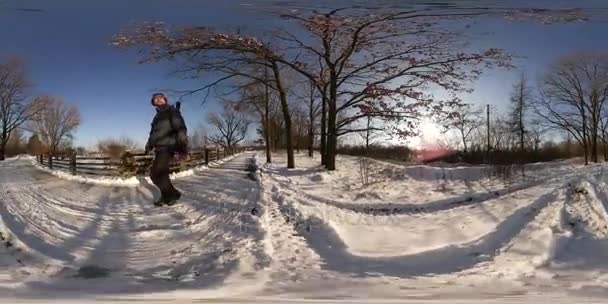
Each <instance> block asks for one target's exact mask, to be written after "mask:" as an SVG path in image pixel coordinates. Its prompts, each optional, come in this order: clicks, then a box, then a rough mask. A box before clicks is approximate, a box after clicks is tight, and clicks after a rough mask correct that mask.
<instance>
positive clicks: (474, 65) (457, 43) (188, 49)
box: [113, 7, 582, 170]
mask: <svg viewBox="0 0 608 304" xmlns="http://www.w3.org/2000/svg"><path fill="white" fill-rule="evenodd" d="M474 16H500V17H501V18H504V17H508V18H510V19H526V20H529V19H535V20H541V22H543V23H551V22H564V21H572V20H579V19H581V18H582V17H581V16H580V11H577V10H546V9H543V10H529V9H522V10H518V9H491V8H466V9H459V8H453V7H450V8H437V9H415V10H399V9H397V10H395V9H392V10H387V9H368V10H366V11H365V12H364V13H362V12H361V10H360V8H343V9H335V10H328V11H325V12H319V11H313V12H310V13H304V14H302V15H293V14H292V15H284V16H283V17H285V18H287V19H289V20H295V21H296V22H297V23H299V25H300V26H301V29H302V30H304V34H301V33H300V32H291V31H286V30H283V31H279V32H278V33H276V34H275V36H274V37H275V38H277V39H275V40H277V41H280V45H278V46H275V45H271V44H270V43H268V42H262V41H261V40H259V39H258V38H256V37H252V36H244V35H240V34H227V33H219V32H217V31H214V30H212V29H209V28H202V27H191V28H186V29H181V30H178V31H171V30H169V29H168V28H167V27H165V26H164V24H162V23H150V24H146V25H144V26H142V27H140V28H138V29H136V30H135V31H132V32H128V33H123V34H119V35H117V36H115V37H114V39H113V43H114V45H117V46H121V47H130V46H140V47H143V48H144V49H145V50H146V51H147V53H146V56H145V58H144V61H157V60H176V61H178V62H179V63H180V64H181V65H182V66H183V67H184V68H183V69H181V70H179V72H180V73H185V74H187V75H190V76H198V75H200V74H201V73H202V72H218V73H220V74H221V75H223V76H222V77H220V78H219V79H217V80H216V81H214V82H212V83H210V84H208V85H205V86H204V87H202V88H200V89H197V90H195V91H192V92H189V93H188V94H190V93H194V92H200V91H205V90H207V92H208V90H209V89H210V88H211V87H214V86H216V85H218V84H219V83H222V82H223V81H226V80H229V79H233V78H238V77H245V78H249V79H254V80H257V81H264V79H260V77H256V76H255V75H252V74H251V73H247V72H246V70H244V69H243V67H246V66H259V67H261V68H264V69H269V70H270V71H271V74H272V76H273V78H274V79H273V80H272V81H271V82H267V83H268V84H269V85H271V86H272V88H273V89H274V90H276V91H277V92H278V94H279V96H280V98H279V99H280V102H281V105H282V111H283V114H284V117H285V127H286V129H287V142H288V167H290V168H292V167H293V166H294V164H295V163H294V160H293V150H292V149H291V147H292V146H293V145H292V143H291V137H292V127H291V117H290V113H289V106H288V102H287V94H286V92H285V88H284V84H283V82H282V77H281V71H282V69H283V67H289V68H291V69H293V70H294V71H297V72H298V73H300V74H301V75H303V76H304V77H306V78H308V79H309V80H310V81H311V82H312V83H313V84H314V86H315V88H316V89H317V91H318V92H319V93H320V95H321V99H322V103H321V104H322V108H323V110H322V118H321V126H322V129H321V146H322V151H323V153H324V155H323V161H324V163H325V166H326V168H327V169H329V170H335V169H336V164H335V156H336V148H337V144H338V137H339V136H342V135H345V134H349V133H353V132H360V131H361V130H360V129H357V128H356V127H352V126H353V125H354V124H356V123H357V122H358V121H359V120H360V119H364V118H367V117H374V118H379V119H382V120H384V122H385V123H389V124H391V126H392V130H393V133H394V134H396V135H399V136H402V137H407V136H411V135H413V134H416V129H417V124H418V122H419V119H420V118H421V116H422V114H423V113H425V111H428V110H437V109H438V108H440V107H441V106H442V104H443V103H442V102H441V101H438V100H436V99H434V98H433V97H432V96H429V95H428V94H425V92H427V91H428V90H429V89H442V90H443V91H445V92H447V93H448V95H450V96H452V97H455V96H456V95H457V94H458V93H461V92H467V91H470V90H469V89H468V88H467V86H466V85H467V84H468V83H470V82H471V81H473V80H475V79H477V78H478V76H479V75H480V74H481V73H482V71H483V70H484V69H487V68H492V67H496V66H499V67H510V63H509V62H510V57H509V56H508V55H507V54H505V53H504V52H503V51H502V50H499V49H495V48H490V49H486V50H481V51H479V52H464V51H462V50H464V49H465V46H466V41H467V39H466V37H465V36H464V35H463V34H462V33H463V31H464V26H463V31H459V30H456V29H454V28H455V27H451V29H448V28H446V27H445V26H442V25H443V23H442V22H444V21H458V20H462V19H463V18H469V17H474ZM453 23H454V24H457V22H453ZM450 102H458V100H457V99H454V100H452V101H450ZM325 107H327V108H326V109H325ZM326 110H327V111H326ZM326 123H327V130H325V124H326ZM325 131H327V143H326V149H325V147H324V146H325V135H326V134H325Z"/></svg>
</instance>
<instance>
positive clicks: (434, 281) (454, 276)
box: [0, 152, 608, 303]
mask: <svg viewBox="0 0 608 304" xmlns="http://www.w3.org/2000/svg"><path fill="white" fill-rule="evenodd" d="M264 159H265V157H264V155H263V154H261V153H258V152H245V153H243V154H241V155H238V156H236V157H235V158H233V159H231V160H225V161H224V162H223V163H222V164H214V165H213V166H210V167H209V168H201V169H200V170H192V172H187V173H184V176H175V177H174V178H175V183H176V186H177V187H178V188H179V189H181V190H182V191H183V192H184V198H183V199H182V202H181V204H178V205H175V206H172V207H163V208H155V207H153V206H152V205H151V202H152V201H153V199H154V196H156V195H158V194H157V193H156V191H157V190H156V189H155V188H154V187H153V186H151V185H150V184H149V183H148V182H147V181H146V180H145V179H141V180H139V183H138V184H133V185H132V186H129V187H123V185H124V184H118V183H113V184H103V183H100V182H96V183H90V182H89V183H86V182H82V181H81V180H73V179H72V180H68V179H64V178H57V176H55V175H53V174H48V173H47V172H44V171H42V170H40V169H39V168H36V167H34V166H32V161H31V160H30V159H18V158H16V159H11V160H9V161H6V162H2V163H0V233H1V234H2V239H3V240H2V242H3V243H4V244H6V242H7V241H8V242H10V246H6V245H4V246H0V302H4V300H6V302H11V303H12V302H15V301H30V300H32V301H34V300H36V301H44V302H53V301H56V302H57V303H72V302H73V303H86V301H87V300H91V301H92V300H95V301H108V302H112V303H116V302H119V303H120V302H121V301H124V302H129V301H146V302H148V301H150V302H155V301H169V302H170V303H182V302H184V303H185V302H190V301H193V300H194V301H204V302H212V303H252V302H253V303H336V302H344V303H522V302H529V303H535V302H536V303H573V302H574V303H584V302H601V301H603V300H602V299H604V298H605V297H606V296H607V295H608V254H607V252H608V190H606V189H608V184H607V183H608V177H607V174H606V171H605V169H606V168H605V166H604V165H601V164H600V165H592V166H587V167H584V166H582V165H581V164H580V162H579V161H578V160H565V161H559V162H551V163H539V164H532V165H528V166H526V170H525V174H526V175H525V176H524V177H522V176H521V174H520V173H519V171H518V172H516V173H514V174H513V176H512V177H510V178H496V177H491V176H489V173H488V172H489V171H491V170H492V168H490V167H484V166H474V167H464V166H456V167H442V166H437V165H433V166H422V165H404V164H396V163H388V162H383V161H376V160H368V161H367V162H368V163H369V168H368V169H369V171H370V173H371V174H370V176H369V177H370V182H369V183H366V184H364V183H363V182H362V179H361V177H360V175H359V170H360V169H361V162H360V160H359V158H356V157H348V156H339V157H338V161H337V163H338V164H339V167H338V170H337V171H334V172H328V171H325V170H323V169H322V168H321V167H320V166H319V165H318V164H319V158H318V157H315V158H312V159H311V158H308V157H307V156H305V155H304V154H298V155H297V157H296V164H297V166H298V167H297V168H296V169H286V168H285V164H286V157H285V155H284V154H281V153H279V154H276V155H273V160H274V163H273V164H263V163H261V162H262V160H264ZM256 167H258V168H259V171H258V172H257V173H256V172H252V171H251V170H253V169H255V168H256ZM248 170H249V172H248ZM3 299H4V300H3Z"/></svg>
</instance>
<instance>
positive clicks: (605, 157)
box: [604, 142, 608, 161]
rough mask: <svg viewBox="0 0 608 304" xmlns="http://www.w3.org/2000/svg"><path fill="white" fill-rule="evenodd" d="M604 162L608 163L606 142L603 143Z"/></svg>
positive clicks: (607, 145) (607, 144) (607, 143)
mask: <svg viewBox="0 0 608 304" xmlns="http://www.w3.org/2000/svg"><path fill="white" fill-rule="evenodd" d="M604 161H608V142H604Z"/></svg>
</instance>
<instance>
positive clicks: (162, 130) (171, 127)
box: [146, 93, 188, 206]
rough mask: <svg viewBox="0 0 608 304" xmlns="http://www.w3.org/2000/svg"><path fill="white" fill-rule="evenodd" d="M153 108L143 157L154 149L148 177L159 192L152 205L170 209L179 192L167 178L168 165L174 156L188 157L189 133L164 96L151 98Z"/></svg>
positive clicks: (176, 110)
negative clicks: (153, 112) (159, 195)
mask: <svg viewBox="0 0 608 304" xmlns="http://www.w3.org/2000/svg"><path fill="white" fill-rule="evenodd" d="M152 105H153V106H155V107H156V116H154V119H153V120H152V128H151V130H150V137H149V138H148V142H147V143H146V154H148V153H150V152H151V151H152V150H154V153H155V156H154V161H153V162H152V168H151V169H150V178H151V179H152V182H153V183H154V185H156V187H158V189H159V190H160V193H161V197H160V199H159V200H158V201H156V202H154V205H155V206H162V205H169V206H170V205H173V204H175V203H176V202H177V200H179V199H180V197H181V193H180V192H179V191H178V190H177V189H175V187H173V184H172V183H171V180H170V179H169V173H170V169H169V165H170V163H171V160H172V159H173V158H174V157H175V156H176V155H177V156H180V155H186V154H187V152H188V135H187V132H188V130H187V128H186V123H185V122H184V118H183V117H182V114H181V113H180V111H179V110H178V109H177V108H176V107H174V106H173V105H170V104H169V102H168V100H167V97H165V95H164V94H162V93H156V94H154V95H152Z"/></svg>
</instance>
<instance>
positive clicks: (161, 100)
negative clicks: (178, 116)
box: [154, 96, 167, 107]
mask: <svg viewBox="0 0 608 304" xmlns="http://www.w3.org/2000/svg"><path fill="white" fill-rule="evenodd" d="M166 104H167V100H166V99H165V97H163V96H154V105H155V106H157V107H158V106H163V105H166Z"/></svg>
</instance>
